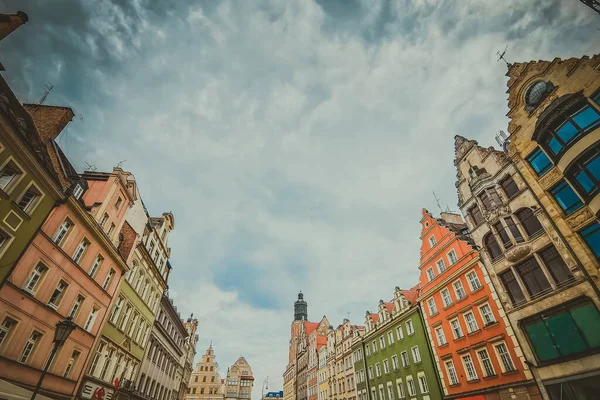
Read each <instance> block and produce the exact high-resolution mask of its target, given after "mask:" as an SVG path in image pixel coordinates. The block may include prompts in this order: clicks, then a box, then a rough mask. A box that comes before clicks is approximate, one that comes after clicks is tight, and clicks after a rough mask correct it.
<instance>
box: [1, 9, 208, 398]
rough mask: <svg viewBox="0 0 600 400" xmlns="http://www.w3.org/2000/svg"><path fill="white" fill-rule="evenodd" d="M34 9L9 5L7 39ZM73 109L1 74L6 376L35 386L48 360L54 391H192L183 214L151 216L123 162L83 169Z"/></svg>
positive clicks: (49, 392)
mask: <svg viewBox="0 0 600 400" xmlns="http://www.w3.org/2000/svg"><path fill="white" fill-rule="evenodd" d="M27 19H28V18H27V16H26V15H25V14H24V13H17V14H15V15H1V16H0V25H1V27H2V32H3V34H2V38H0V39H3V38H4V37H6V35H7V33H6V32H10V31H11V29H12V30H14V29H16V27H18V26H19V25H20V24H19V23H17V22H18V21H19V20H20V21H22V22H23V21H24V22H26V21H27ZM15 21H17V22H15ZM73 117H74V113H73V111H72V110H71V109H70V108H68V107H56V106H47V105H40V104H21V103H20V102H19V100H18V99H17V98H16V96H15V95H14V93H13V92H12V90H11V89H10V87H9V86H8V84H7V83H6V81H5V80H4V79H3V78H1V77H0V265H1V267H0V381H1V382H0V384H2V388H3V390H8V392H9V393H10V392H11V390H13V391H14V392H15V393H17V392H18V393H23V389H25V390H29V391H31V390H33V388H34V387H35V386H36V384H37V382H38V379H39V377H40V375H41V374H42V371H43V370H44V367H46V366H47V367H48V369H47V370H48V373H47V374H46V376H45V377H44V380H43V382H42V386H41V389H40V393H41V394H42V395H44V396H47V397H51V398H55V399H70V398H74V397H76V398H82V399H91V398H92V397H93V396H94V394H95V393H96V394H97V393H99V392H103V393H104V398H106V399H110V398H112V397H113V396H114V394H115V391H118V392H119V396H120V397H121V398H125V397H127V398H136V397H139V398H146V399H157V400H163V399H164V400H167V399H183V396H184V393H185V388H186V387H187V380H186V379H189V376H190V375H191V370H192V367H191V366H192V363H193V359H194V356H195V347H196V340H197V335H196V329H197V320H193V319H191V318H190V319H189V320H188V321H187V322H185V323H184V322H183V321H182V320H181V319H180V317H179V315H178V314H177V311H176V308H175V307H174V306H173V304H172V301H171V300H170V299H169V298H168V297H167V294H166V289H167V287H168V286H167V279H168V276H169V273H170V271H171V265H170V263H169V261H168V260H169V257H170V249H169V248H168V246H167V240H168V236H169V233H170V232H171V230H172V229H173V228H174V218H173V215H172V214H171V213H165V214H163V215H162V216H160V217H156V218H153V217H150V216H149V214H148V212H147V210H146V209H145V207H144V205H143V202H142V199H141V197H140V194H139V191H138V188H137V184H136V181H135V179H134V177H133V175H132V174H131V173H130V172H127V171H124V170H122V169H121V168H114V169H113V170H112V171H111V172H96V171H86V172H84V173H83V174H80V173H77V172H76V170H75V169H74V168H73V166H72V165H71V163H70V162H69V160H68V158H67V157H66V155H65V154H64V153H63V152H62V150H61V148H60V147H59V145H58V144H57V142H56V138H57V137H58V136H59V134H60V133H61V132H63V131H64V130H65V129H67V126H68V124H69V122H70V121H71V120H72V118H73ZM66 319H67V320H70V321H72V322H73V323H74V324H75V328H74V331H73V332H72V333H71V335H70V336H69V338H68V339H67V340H66V341H65V343H64V344H63V345H62V346H60V347H59V348H58V350H57V352H56V354H55V355H54V357H50V356H49V354H50V353H51V349H52V348H53V346H54V344H53V342H54V331H55V326H56V324H57V323H58V322H60V321H63V320H66ZM161 340H162V341H161ZM159 341H161V342H160V343H161V345H162V347H161V350H160V355H161V357H160V359H159V360H155V361H154V362H153V361H152V360H154V354H159V352H158V351H157V350H156V347H157V346H154V344H155V343H158V342H159ZM157 363H160V364H157ZM157 369H158V370H159V371H160V372H157ZM142 380H143V382H142ZM147 381H150V382H151V386H152V388H151V389H152V390H150V389H148V390H144V389H145V382H147ZM152 383H154V384H153V385H152ZM6 388H8V389H6Z"/></svg>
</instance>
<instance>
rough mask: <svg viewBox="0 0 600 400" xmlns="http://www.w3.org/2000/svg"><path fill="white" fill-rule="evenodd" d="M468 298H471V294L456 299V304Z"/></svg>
mask: <svg viewBox="0 0 600 400" xmlns="http://www.w3.org/2000/svg"><path fill="white" fill-rule="evenodd" d="M468 298H469V295H468V294H467V295H465V297H461V298H460V299H456V304H458V303H460V302H462V301H464V300H466V299H468Z"/></svg>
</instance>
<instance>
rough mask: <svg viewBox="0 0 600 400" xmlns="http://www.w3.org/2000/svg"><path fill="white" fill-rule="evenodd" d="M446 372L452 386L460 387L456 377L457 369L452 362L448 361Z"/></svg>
mask: <svg viewBox="0 0 600 400" xmlns="http://www.w3.org/2000/svg"><path fill="white" fill-rule="evenodd" d="M446 371H447V372H448V381H450V386H453V385H458V376H457V375H456V369H455V368H454V363H453V362H452V361H446Z"/></svg>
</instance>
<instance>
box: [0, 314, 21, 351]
mask: <svg viewBox="0 0 600 400" xmlns="http://www.w3.org/2000/svg"><path fill="white" fill-rule="evenodd" d="M16 324H17V321H15V320H14V319H12V318H10V317H5V318H4V321H3V322H2V325H0V348H1V347H2V345H3V344H4V342H5V341H7V339H8V337H9V336H10V331H11V330H12V328H13V327H14V326H15V325H16Z"/></svg>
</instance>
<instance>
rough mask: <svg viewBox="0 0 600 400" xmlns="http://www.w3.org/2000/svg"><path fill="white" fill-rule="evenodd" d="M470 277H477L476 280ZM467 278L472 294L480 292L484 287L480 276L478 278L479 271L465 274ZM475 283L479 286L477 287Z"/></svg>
mask: <svg viewBox="0 0 600 400" xmlns="http://www.w3.org/2000/svg"><path fill="white" fill-rule="evenodd" d="M469 276H473V277H475V279H474V280H473V279H471V278H470V277H469ZM465 278H467V283H468V284H469V290H470V291H471V292H474V291H476V290H479V289H481V288H482V287H483V285H482V284H481V280H479V276H477V271H475V270H474V269H472V270H470V271H469V272H467V273H466V274H465ZM474 282H477V284H476V285H475V284H474Z"/></svg>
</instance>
